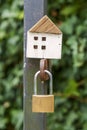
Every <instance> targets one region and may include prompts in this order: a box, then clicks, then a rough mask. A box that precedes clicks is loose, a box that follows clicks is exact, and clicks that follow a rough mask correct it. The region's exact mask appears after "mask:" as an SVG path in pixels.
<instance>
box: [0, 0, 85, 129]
mask: <svg viewBox="0 0 87 130" xmlns="http://www.w3.org/2000/svg"><path fill="white" fill-rule="evenodd" d="M23 5H24V2H23V0H13V1H12V0H1V1H0V130H22V129H23V79H22V77H23V32H24V31H23V18H24V10H23ZM47 9H48V16H49V17H50V18H51V19H52V20H53V22H55V24H56V25H57V26H58V27H59V28H60V29H61V30H62V32H63V53H62V59H61V60H52V61H51V64H52V73H53V78H54V79H53V81H54V95H55V113H53V114H48V115H47V116H48V117H47V127H48V128H47V129H48V130H87V0H48V7H47ZM54 51H55V50H54Z"/></svg>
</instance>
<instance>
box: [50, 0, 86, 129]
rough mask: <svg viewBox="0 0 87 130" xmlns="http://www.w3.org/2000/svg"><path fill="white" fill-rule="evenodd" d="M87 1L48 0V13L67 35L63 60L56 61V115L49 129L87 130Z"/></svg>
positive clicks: (53, 116) (54, 75)
mask: <svg viewBox="0 0 87 130" xmlns="http://www.w3.org/2000/svg"><path fill="white" fill-rule="evenodd" d="M86 12H87V1H86V0H55V1H54V0H48V14H49V16H50V17H51V18H52V20H53V21H54V22H56V24H57V26H59V28H60V29H61V30H62V32H63V54H62V59H61V60H53V61H52V64H53V68H52V70H53V77H54V94H55V113H54V114H49V119H48V128H49V130H87V13H86Z"/></svg>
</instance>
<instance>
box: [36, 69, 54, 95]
mask: <svg viewBox="0 0 87 130" xmlns="http://www.w3.org/2000/svg"><path fill="white" fill-rule="evenodd" d="M44 71H45V72H46V73H47V74H48V75H49V77H50V84H49V85H50V93H49V94H50V95H52V93H53V80H52V74H51V73H50V72H49V71H48V70H44ZM39 74H40V71H38V72H36V74H35V76H34V95H37V76H38V75H39Z"/></svg>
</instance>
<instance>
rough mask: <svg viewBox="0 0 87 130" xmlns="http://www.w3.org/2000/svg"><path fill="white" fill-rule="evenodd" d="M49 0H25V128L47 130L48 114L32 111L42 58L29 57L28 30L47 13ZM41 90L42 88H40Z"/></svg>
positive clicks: (25, 129)
mask: <svg viewBox="0 0 87 130" xmlns="http://www.w3.org/2000/svg"><path fill="white" fill-rule="evenodd" d="M46 2H47V0H24V76H23V81H24V98H23V99H24V101H23V102H24V105H23V106H24V125H23V126H24V127H23V130H46V115H45V114H40V113H32V94H33V89H34V88H33V87H34V81H33V80H34V74H35V73H36V71H38V70H39V62H40V60H36V59H28V58H26V56H25V53H26V41H27V31H28V30H29V29H30V28H31V27H32V26H33V25H34V24H35V23H36V22H37V21H38V20H39V19H40V18H41V17H42V16H43V15H44V14H45V12H46V6H45V5H46ZM39 91H40V90H39Z"/></svg>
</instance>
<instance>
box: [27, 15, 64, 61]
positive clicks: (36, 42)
mask: <svg viewBox="0 0 87 130" xmlns="http://www.w3.org/2000/svg"><path fill="white" fill-rule="evenodd" d="M61 51H62V32H61V31H60V29H59V28H58V27H57V26H56V25H55V24H54V23H53V22H52V21H51V20H50V19H49V18H48V16H46V15H45V16H44V17H42V18H41V19H40V20H39V21H38V22H37V23H36V24H35V25H34V26H33V27H32V28H31V29H30V30H29V31H28V32H27V52H26V57H28V58H46V59H61Z"/></svg>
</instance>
